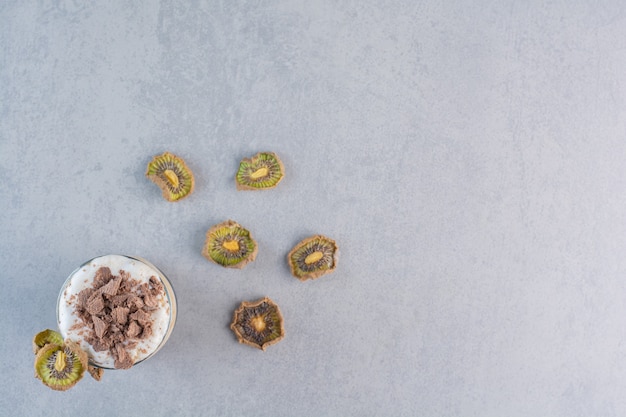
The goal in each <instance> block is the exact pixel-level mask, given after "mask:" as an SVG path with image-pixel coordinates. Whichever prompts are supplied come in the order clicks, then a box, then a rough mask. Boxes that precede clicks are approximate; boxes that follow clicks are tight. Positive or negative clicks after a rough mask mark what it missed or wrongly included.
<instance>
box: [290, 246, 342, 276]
mask: <svg viewBox="0 0 626 417" xmlns="http://www.w3.org/2000/svg"><path fill="white" fill-rule="evenodd" d="M337 255H338V247H337V244H336V243H335V241H334V240H332V239H330V238H327V237H326V236H322V235H317V236H312V237H309V238H307V239H304V240H303V241H302V242H300V243H298V244H297V245H296V246H295V247H294V248H293V249H292V250H291V251H290V252H289V254H288V255H287V261H288V262H289V267H290V268H291V273H292V274H293V276H295V277H296V278H298V279H299V280H301V281H306V280H307V279H315V278H319V277H321V276H322V275H325V274H329V273H331V272H333V271H334V270H335V268H336V267H337V257H338V256H337Z"/></svg>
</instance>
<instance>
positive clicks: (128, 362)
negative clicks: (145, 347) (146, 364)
mask: <svg viewBox="0 0 626 417" xmlns="http://www.w3.org/2000/svg"><path fill="white" fill-rule="evenodd" d="M113 357H114V358H115V369H129V368H130V367H131V366H133V360H132V359H131V358H130V356H129V355H128V352H126V350H125V349H124V347H123V346H122V345H121V344H116V345H115V350H114V351H113Z"/></svg>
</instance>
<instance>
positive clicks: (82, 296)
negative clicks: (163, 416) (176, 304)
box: [74, 267, 164, 369]
mask: <svg viewBox="0 0 626 417" xmlns="http://www.w3.org/2000/svg"><path fill="white" fill-rule="evenodd" d="M159 297H164V288H163V285H162V284H161V282H159V281H158V280H157V278H156V277H150V282H149V284H148V283H141V284H140V283H139V282H138V281H136V280H134V279H132V277H131V276H130V274H129V273H127V272H126V271H124V270H120V271H119V275H118V276H115V275H112V274H111V270H110V269H109V268H107V267H101V268H99V269H98V270H97V271H96V274H95V277H94V282H93V285H92V287H91V288H86V289H84V290H82V291H81V292H80V293H78V297H77V303H76V312H77V314H78V316H79V318H80V319H81V321H82V322H83V325H82V326H81V327H83V328H84V329H85V331H86V332H87V334H86V336H85V340H86V341H87V343H89V344H91V345H92V347H93V348H94V350H95V351H96V352H102V351H109V352H110V354H111V355H112V356H113V358H114V359H115V364H114V366H115V368H117V369H128V368H130V367H131V366H133V363H134V360H133V358H132V357H131V356H130V355H129V354H128V350H129V349H133V348H134V347H136V345H137V341H138V340H141V339H145V338H147V337H150V336H151V335H152V324H153V319H152V316H151V313H150V312H151V311H152V310H154V309H156V308H158V306H159ZM74 327H76V325H75V326H74Z"/></svg>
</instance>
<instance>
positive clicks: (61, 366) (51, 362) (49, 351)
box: [35, 341, 88, 391]
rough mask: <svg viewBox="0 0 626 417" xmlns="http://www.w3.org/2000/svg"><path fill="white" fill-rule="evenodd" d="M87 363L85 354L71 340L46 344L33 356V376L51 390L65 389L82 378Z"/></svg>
mask: <svg viewBox="0 0 626 417" xmlns="http://www.w3.org/2000/svg"><path fill="white" fill-rule="evenodd" d="M87 363H88V359H87V354H86V353H85V352H84V351H83V350H82V349H81V348H80V347H78V345H77V344H75V343H74V342H72V341H66V342H65V344H64V345H63V346H59V345H56V344H47V345H45V346H44V347H42V348H41V349H40V350H39V352H38V353H37V356H36V357H35V376H36V377H37V378H39V379H40V380H41V381H42V382H43V383H44V384H45V385H47V386H48V387H50V388H52V389H53V390H56V391H66V390H68V389H70V388H72V387H73V386H74V385H76V383H77V382H78V381H80V380H81V379H82V377H83V374H84V373H85V370H86V369H87V366H88V365H87Z"/></svg>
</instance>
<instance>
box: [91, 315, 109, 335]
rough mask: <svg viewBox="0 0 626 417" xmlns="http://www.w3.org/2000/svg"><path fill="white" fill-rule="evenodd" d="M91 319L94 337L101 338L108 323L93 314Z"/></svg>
mask: <svg viewBox="0 0 626 417" xmlns="http://www.w3.org/2000/svg"><path fill="white" fill-rule="evenodd" d="M92 320H93V330H94V331H95V332H96V337H97V338H98V339H102V337H103V336H104V332H105V331H106V329H107V327H108V325H107V324H106V323H105V322H104V321H103V320H101V319H100V318H98V316H93V317H92Z"/></svg>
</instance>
